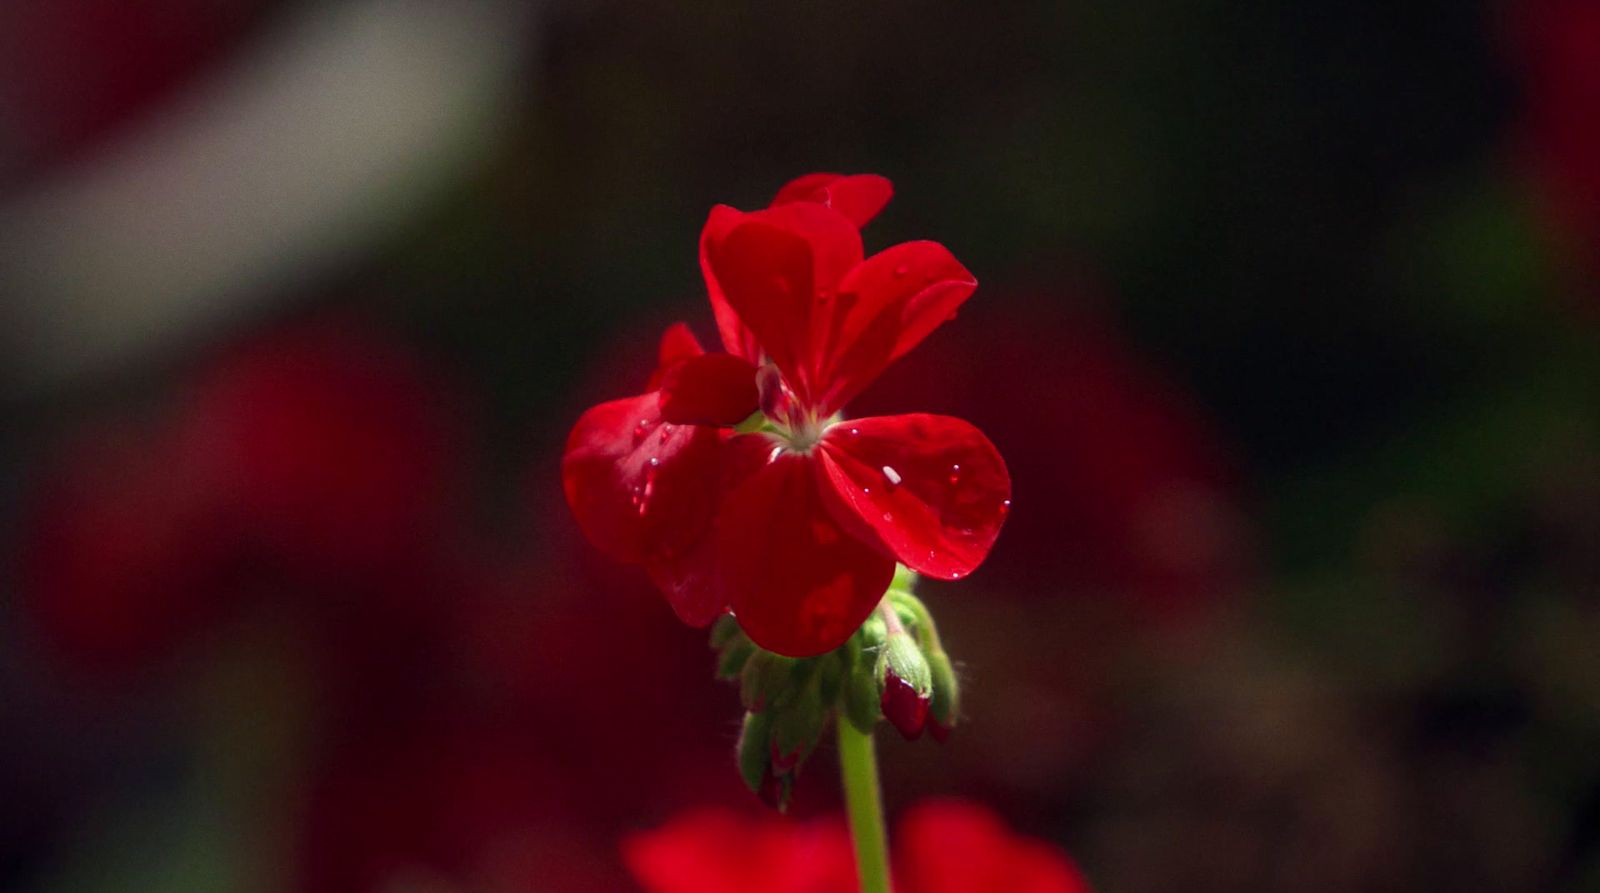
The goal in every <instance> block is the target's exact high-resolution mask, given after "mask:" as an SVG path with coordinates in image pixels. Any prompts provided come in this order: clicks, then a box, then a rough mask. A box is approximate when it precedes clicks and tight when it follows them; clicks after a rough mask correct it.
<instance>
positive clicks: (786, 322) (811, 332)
mask: <svg viewBox="0 0 1600 893" xmlns="http://www.w3.org/2000/svg"><path fill="white" fill-rule="evenodd" d="M734 213H737V212H734ZM713 222H718V221H715V220H714V221H713ZM725 222H726V221H721V222H718V225H719V226H721V225H722V224H723V223H725ZM704 241H705V258H706V269H707V277H706V278H707V285H708V288H711V283H713V282H715V283H716V286H715V288H714V289H713V291H715V292H716V293H717V294H720V295H721V296H722V297H723V299H724V300H725V303H726V306H727V307H728V308H729V309H730V310H731V311H732V312H733V314H734V315H735V317H736V318H737V319H738V320H739V321H740V323H741V324H742V325H743V326H744V327H746V328H747V329H748V331H749V332H751V333H752V334H753V335H754V336H755V341H756V342H757V343H758V344H759V346H760V348H761V351H762V352H764V353H765V354H766V355H767V356H769V357H771V358H772V361H773V363H774V364H775V365H776V366H777V367H778V368H779V369H780V370H781V371H782V372H783V374H784V378H785V379H786V380H787V381H788V382H789V384H790V386H791V387H792V388H794V389H795V391H796V393H797V394H798V395H799V396H800V398H801V399H802V401H804V402H806V403H811V402H812V400H811V397H810V394H811V393H812V391H813V390H814V386H815V384H816V383H817V374H818V368H819V367H820V366H821V365H822V363H821V354H820V349H821V345H820V343H819V338H818V333H819V332H820V331H821V330H822V329H823V328H824V326H825V323H826V321H827V320H828V319H829V318H830V316H831V314H832V312H833V311H832V309H831V305H832V303H833V300H834V289H835V288H836V287H837V286H838V284H839V282H840V281H841V280H843V279H844V278H845V277H846V276H847V275H848V274H849V273H850V272H851V271H852V270H853V269H855V267H856V266H857V265H859V264H860V262H861V235H860V233H859V232H857V230H856V228H855V227H854V226H853V225H852V224H851V223H850V221H848V220H846V219H845V218H844V217H843V216H841V215H840V214H838V213H837V212H835V211H832V210H830V209H828V208H825V207H823V206H822V205H818V204H810V203H805V202H799V203H794V204H788V205H783V206H780V207H777V208H772V209H769V210H766V211H757V212H755V213H752V214H745V215H742V216H741V218H740V220H739V221H738V222H736V223H734V224H733V225H732V226H728V227H726V229H725V232H722V231H719V232H715V233H714V232H712V228H711V225H710V224H708V226H707V234H706V237H705V240H704Z"/></svg>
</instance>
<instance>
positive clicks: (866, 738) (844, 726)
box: [834, 716, 891, 893]
mask: <svg viewBox="0 0 1600 893" xmlns="http://www.w3.org/2000/svg"><path fill="white" fill-rule="evenodd" d="M834 725H836V726H837V727H838V729H839V774H840V775H841V776H843V778H844V801H845V808H846V809H847V810H848V811H849V813H850V836H851V837H852V838H853V839H854V840H855V847H856V873H857V874H858V875H860V877H861V893H890V889H891V888H890V885H889V848H888V845H887V843H886V842H885V839H884V833H883V802H882V798H881V797H880V796H879V793H878V758H877V756H876V755H875V754H874V753H873V750H872V735H871V734H863V733H861V732H860V731H858V730H857V729H856V727H855V726H853V725H851V724H850V720H849V719H847V718H846V717H844V716H839V717H838V718H837V719H836V720H835V722H834Z"/></svg>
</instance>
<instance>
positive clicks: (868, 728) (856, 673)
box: [843, 662, 883, 735]
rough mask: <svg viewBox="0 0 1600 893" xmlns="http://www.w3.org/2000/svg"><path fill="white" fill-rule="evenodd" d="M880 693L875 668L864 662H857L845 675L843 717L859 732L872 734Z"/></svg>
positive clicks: (880, 687) (881, 691) (880, 684)
mask: <svg viewBox="0 0 1600 893" xmlns="http://www.w3.org/2000/svg"><path fill="white" fill-rule="evenodd" d="M882 693H883V686H882V683H880V682H879V679H878V673H877V670H876V669H875V668H874V667H872V666H870V665H867V664H866V663H865V662H859V663H857V664H856V665H855V667H854V668H853V669H852V670H851V671H850V672H849V673H848V675H846V676H845V687H844V716H843V718H844V719H846V720H848V721H849V722H850V725H852V726H855V729H856V731H858V732H860V733H861V734H863V735H870V734H872V729H873V727H875V726H876V725H877V724H878V717H879V716H880V715H881V714H880V712H879V707H878V703H879V701H880V700H881V698H882Z"/></svg>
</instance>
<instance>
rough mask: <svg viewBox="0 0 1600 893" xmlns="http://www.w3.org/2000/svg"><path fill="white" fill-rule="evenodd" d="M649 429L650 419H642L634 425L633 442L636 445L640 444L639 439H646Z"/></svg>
mask: <svg viewBox="0 0 1600 893" xmlns="http://www.w3.org/2000/svg"><path fill="white" fill-rule="evenodd" d="M649 430H650V420H649V419H640V420H639V424H637V425H634V426H633V443H634V445H635V446H637V445H638V444H639V441H641V440H644V435H645V432H646V431H649Z"/></svg>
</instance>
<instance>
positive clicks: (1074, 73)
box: [0, 0, 1600, 893]
mask: <svg viewBox="0 0 1600 893" xmlns="http://www.w3.org/2000/svg"><path fill="white" fill-rule="evenodd" d="M814 170H837V171H845V172H878V173H882V174H885V175H887V176H889V177H890V178H892V179H893V180H894V181H895V183H896V186H897V188H898V190H899V193H898V195H897V196H896V198H895V200H894V202H893V203H891V205H890V206H889V209H888V210H887V212H886V213H885V214H884V215H883V216H882V217H880V218H879V220H878V221H877V222H875V223H874V224H873V226H872V227H871V228H869V229H868V231H867V234H866V235H867V242H868V248H869V250H874V249H876V248H881V247H884V246H886V245H889V244H893V243H895V242H899V241H903V240H906V239H910V238H932V239H936V240H938V241H940V242H943V243H944V244H946V245H947V246H949V247H950V249H951V250H952V251H953V252H954V253H955V254H956V256H957V257H959V258H961V259H962V260H963V261H964V262H965V263H966V264H967V266H968V267H970V268H971V269H972V270H973V271H974V272H975V273H976V275H977V276H978V278H979V280H980V282H981V283H982V286H981V287H980V289H979V291H978V294H977V296H976V297H975V299H974V300H973V301H972V302H971V303H969V304H968V305H967V306H968V309H965V310H964V311H963V312H962V314H961V316H960V318H959V319H957V320H956V321H954V322H953V323H951V324H949V325H947V326H945V327H944V328H943V329H942V330H941V331H940V332H938V333H937V334H935V335H934V336H933V337H932V338H930V339H929V340H928V341H927V342H925V343H924V345H923V346H922V347H921V348H919V349H918V350H917V351H916V352H915V353H914V354H912V355H911V356H909V357H907V358H906V359H905V360H903V361H902V362H901V363H900V364H899V365H897V366H896V367H895V368H894V369H892V370H891V371H890V372H889V373H888V374H887V375H886V376H885V377H884V379H882V380H881V381H880V382H879V383H878V384H877V385H876V386H874V388H873V389H871V390H870V391H869V393H868V394H867V395H866V397H864V398H863V400H862V401H861V405H860V406H859V407H855V409H856V410H857V411H859V412H861V413H868V412H875V411H882V410H888V411H917V410H920V411H937V412H947V413H952V414H957V415H961V416H963V417H966V418H968V419H970V420H971V421H973V422H975V423H976V424H978V425H979V426H980V427H981V428H982V429H983V430H984V431H986V432H987V433H988V434H989V435H990V437H991V438H992V439H993V440H994V441H995V442H996V444H997V445H998V446H999V448H1000V450H1001V452H1002V453H1003V454H1004V455H1005V457H1006V459H1007V460H1008V462H1009V463H1010V466H1011V470H1012V475H1013V477H1014V480H1015V489H1016V499H1015V503H1016V505H1015V509H1014V511H1013V512H1012V514H1011V517H1010V521H1009V523H1008V526H1007V529H1006V531H1005V532H1004V534H1003V535H1002V537H1001V539H1000V542H999V544H998V545H997V547H996V549H995V551H994V553H993V555H992V557H991V559H990V561H989V562H988V563H987V564H986V565H985V566H984V567H983V568H982V569H980V571H979V572H978V573H976V574H974V575H973V576H972V577H971V578H970V579H968V580H966V581H963V582H960V583H956V584H944V585H935V584H927V585H925V586H924V587H923V594H924V596H925V597H926V599H927V600H928V601H929V602H930V604H931V605H932V607H933V608H934V611H935V613H936V615H937V616H938V617H939V618H940V623H941V628H942V630H943V634H944V639H945V642H946V645H947V646H948V647H949V649H950V650H951V652H952V654H953V655H954V656H955V657H957V659H958V660H961V661H962V662H963V663H964V673H965V676H966V679H967V682H966V686H965V692H964V694H965V700H966V708H965V712H966V722H965V723H964V724H963V725H962V726H961V727H960V728H959V729H958V730H957V731H956V733H955V734H954V735H953V736H952V738H951V740H950V742H949V743H948V744H946V745H944V746H942V747H940V746H937V745H935V744H933V743H932V742H930V741H923V742H919V743H917V744H915V745H907V744H904V743H903V742H900V741H898V739H895V740H892V741H891V740H890V739H889V737H888V736H886V735H881V736H880V740H881V741H883V742H884V743H883V748H884V750H883V756H884V759H885V760H886V764H887V765H886V773H887V775H886V787H887V791H886V793H887V798H888V803H889V806H890V809H891V811H893V810H897V809H899V808H902V807H904V806H905V805H907V804H910V803H911V802H914V801H915V800H917V799H920V798H922V797H924V796H929V795H935V794H958V795H964V796H968V797H972V798H975V799H978V800H981V801H983V802H985V803H987V804H989V805H990V806H992V807H994V808H995V809H997V810H999V811H1000V812H1001V813H1002V814H1003V815H1004V816H1005V817H1006V818H1007V819H1008V820H1009V821H1010V822H1011V823H1012V824H1013V825H1015V826H1016V827H1018V828H1019V829H1022V830H1023V831H1026V832H1027V833H1030V834H1035V835H1038V836H1042V837H1045V838H1048V839H1050V840H1051V841H1054V842H1056V843H1058V844H1060V845H1061V846H1063V847H1064V848H1065V849H1067V850H1068V851H1069V852H1071V853H1072V854H1073V855H1074V856H1075V858H1077V859H1078V860H1079V862H1080V863H1081V864H1082V865H1083V867H1084V869H1085V871H1086V873H1087V874H1088V875H1089V877H1090V878H1091V879H1092V880H1093V882H1094V883H1095V885H1096V887H1097V889H1100V890H1103V891H1115V893H1190V891H1200V893H1205V891H1218V893H1221V891H1269V890H1270V891H1277V890H1282V891H1324V890H1326V891H1341V893H1345V891H1352V890H1402V889H1407V890H1412V889H1416V890H1447V889H1448V890H1456V891H1467V890H1472V891H1476V890H1485V891H1500V890H1504V891H1521V890H1528V891H1535V890H1539V891H1545V890H1549V891H1579V890H1594V889H1600V5H1596V4H1594V3H1592V2H1590V0H1500V2H1461V0H1417V2H1405V3H1394V2H1379V0H1355V2H1350V0H1345V2H1328V0H1295V2H1289V3H1245V2H1221V0H1152V2H1136V3H1122V4H1104V3H1090V2H1083V0H1070V2H1062V3H1056V2H1018V3H998V4H933V5H928V4H912V3H903V2H888V3H870V4H863V3H843V2H835V0H818V2H813V3H810V4H804V5H799V6H796V7H793V8H789V7H780V6H767V5H763V6H762V7H761V9H760V10H759V11H756V10H754V9H750V8H745V7H743V6H741V5H739V4H728V3H678V2H667V0H642V2H633V3H626V4H622V3H606V2H590V3H585V2H547V3H542V4H523V3H513V2H510V0H338V2H278V0H145V2H141V3H121V2H113V0H38V2H29V3H10V4H0V420H3V424H0V551H3V557H4V562H3V565H0V566H3V571H0V593H3V594H0V889H5V890H15V891H27V893H77V891H145V890H150V891H155V890H163V891H165V890H226V891H260V893H267V891H422V890H425V891H530V893H538V891H553V893H568V891H592V890H593V891H598V890H624V891H625V890H632V889H635V888H634V887H633V886H632V884H631V881H630V880H629V879H628V878H627V876H626V875H625V874H624V872H623V871H622V870H621V868H620V862H619V859H618V856H617V851H616V846H617V841H618V839H619V838H620V837H621V836H623V835H625V834H626V833H628V832H629V831H632V830H637V829H640V828H647V827H652V826H655V825H657V824H659V823H661V822H662V821H665V820H666V819H668V818H669V817H671V816H672V815H674V814H675V813H677V812H679V811H681V810H683V809H686V808H688V807H691V806H701V805H706V804H715V803H726V804H730V805H733V806H735V807H737V808H740V809H751V810H756V809H759V807H758V806H756V804H755V803H754V802H753V798H752V797H750V796H749V795H748V794H747V793H745V792H744V791H743V789H742V788H741V787H740V785H739V782H738V781H737V778H736V775H735V773H734V771H733V767H732V763H731V748H732V742H733V739H734V737H735V735H736V732H737V720H738V716H739V708H738V704H737V698H736V695H735V693H734V692H733V691H731V690H730V689H728V688H727V687H726V686H723V685H719V684H716V683H713V682H712V680H711V678H710V675H711V670H712V666H711V655H710V652H709V651H708V650H707V648H706V644H705V637H704V634H703V633H702V632H700V631H696V630H691V629H687V628H685V627H683V626H681V625H680V624H678V622H677V621H676V620H675V618H674V617H673V616H672V614H671V612H670V610H669V609H668V608H667V606H666V604H665V602H664V601H663V600H662V599H661V598H660V597H659V596H658V595H657V594H656V593H655V592H654V591H653V590H652V589H651V587H650V586H649V584H648V582H647V581H646V580H645V578H644V575H643V574H642V573H641V572H638V571H637V570H636V569H632V568H623V567H617V566H613V565H611V564H609V563H608V562H607V561H606V560H605V559H603V558H602V557H601V556H600V555H599V554H598V553H597V552H596V551H595V550H594V549H592V548H591V547H590V546H589V545H588V544H587V543H585V542H584V541H583V539H582V537H581V535H579V534H578V532H577V530H576V529H575V526H574V524H573V523H572V520H571V518H570V517H569V515H568V513H567V511H566V508H565V506H564V505H563V503H562V499H561V496H560V488H559V485H558V473H557V471H558V465H559V459H560V452H561V448H562V445H563V442H564V439H565V437H566V433H567V430H568V428H569V427H570V425H571V424H572V422H573V421H574V420H575V419H576V417H577V415H578V414H579V413H580V412H581V411H582V410H583V409H584V408H585V407H586V406H588V405H590V404H591V403H593V402H597V401H599V400H601V399H610V398H613V397H620V396H625V395H629V394H633V393H637V392H639V391H641V390H642V389H643V387H644V383H645V381H646V379H647V378H648V375H649V372H650V368H651V366H652V362H653V359H654V344H655V339H656V337H657V336H658V335H659V332H660V331H661V329H662V328H663V327H664V326H665V325H666V324H667V323H669V322H671V321H674V320H678V319H685V320H688V321H689V322H690V324H691V326H693V327H694V328H695V330H696V331H697V332H698V333H699V334H700V335H701V337H702V338H704V339H709V338H711V337H712V335H713V328H712V325H711V317H710V314H709V312H708V308H707V306H706V304H705V300H704V293H703V287H702V284H701V281H700V274H699V270H698V268H697V261H696V254H695V245H696V239H697V235H698V232H699V227H700V225H701V224H702V222H703V221H704V219H705V214H706V212H707V211H708V210H709V208H710V207H711V205H712V204H714V203H716V202H726V203H729V204H733V205H735V206H737V207H742V208H746V209H751V208H755V207H759V206H762V205H764V204H765V203H766V201H767V200H768V199H769V198H770V196H771V194H772V193H773V192H774V191H775V190H776V189H777V188H778V186H779V185H781V184H782V183H783V182H785V181H787V180H788V179H790V178H792V177H794V176H797V175H799V174H802V173H806V172H810V171H814ZM836 787H837V782H836V778H835V776H834V774H833V769H832V766H831V765H830V763H829V759H828V758H827V756H826V755H823V756H820V757H819V758H818V759H817V760H815V761H814V763H813V765H812V766H811V767H810V770H809V772H808V773H807V774H806V775H805V776H804V777H803V778H802V779H801V781H800V784H799V787H798V792H797V802H796V810H795V811H796V812H797V813H799V814H800V815H814V814H819V813H825V812H828V811H831V810H834V809H836V808H837V805H838V796H837V792H836Z"/></svg>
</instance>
